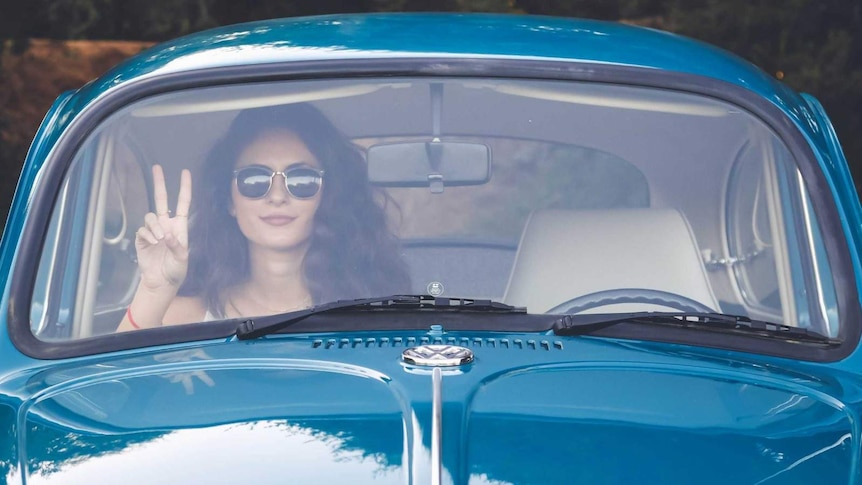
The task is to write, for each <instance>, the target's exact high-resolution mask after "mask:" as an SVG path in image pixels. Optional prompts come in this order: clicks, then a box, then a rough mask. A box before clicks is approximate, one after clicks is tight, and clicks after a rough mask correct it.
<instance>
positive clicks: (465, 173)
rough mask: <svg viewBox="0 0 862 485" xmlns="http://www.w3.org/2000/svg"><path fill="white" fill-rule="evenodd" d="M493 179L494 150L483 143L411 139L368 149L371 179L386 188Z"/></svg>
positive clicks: (435, 186) (434, 188) (439, 187)
mask: <svg viewBox="0 0 862 485" xmlns="http://www.w3.org/2000/svg"><path fill="white" fill-rule="evenodd" d="M490 179H491V150H490V148H488V146H486V145H483V144H481V143H462V142H444V141H438V140H434V141H430V142H411V143H389V144H381V145H374V146H372V147H370V148H369V149H368V180H369V182H371V183H372V184H374V185H379V186H384V187H430V188H431V191H432V192H435V193H438V192H442V191H443V187H446V186H450V187H453V186H463V185H481V184H484V183H486V182H488V180H490Z"/></svg>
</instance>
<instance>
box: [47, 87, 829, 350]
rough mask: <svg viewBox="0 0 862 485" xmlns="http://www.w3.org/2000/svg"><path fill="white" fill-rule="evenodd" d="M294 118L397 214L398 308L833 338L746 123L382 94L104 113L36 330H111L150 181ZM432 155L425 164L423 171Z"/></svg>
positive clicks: (807, 215) (333, 91)
mask: <svg viewBox="0 0 862 485" xmlns="http://www.w3.org/2000/svg"><path fill="white" fill-rule="evenodd" d="M295 102H307V103H312V104H313V105H315V106H316V107H318V108H319V109H320V110H321V111H322V112H323V113H324V114H325V115H326V116H327V117H328V118H329V119H330V120H332V121H333V122H334V123H335V125H336V126H337V127H338V128H339V129H340V130H341V131H342V132H343V133H344V134H345V135H346V136H347V137H349V138H350V139H351V140H353V141H354V143H355V144H356V145H357V146H359V147H361V148H362V149H363V150H364V151H365V153H366V158H367V161H368V166H369V183H371V184H372V185H375V186H376V188H377V190H379V191H380V193H381V194H383V195H382V196H383V197H385V198H386V199H387V200H389V201H392V202H393V203H392V204H388V205H387V208H388V210H389V212H388V216H389V217H390V223H391V228H392V230H393V232H394V233H395V235H396V236H397V237H398V238H399V240H400V241H401V247H402V252H403V257H404V259H405V261H406V262H407V264H408V266H409V270H410V274H411V277H412V287H411V288H405V289H404V292H405V293H420V294H425V293H428V294H432V295H442V296H452V297H467V298H490V299H494V300H499V301H503V302H506V303H509V304H512V305H516V306H525V307H526V308H527V310H528V311H529V312H531V313H544V312H552V313H561V312H571V311H577V312H601V313H608V312H619V311H644V310H646V311H653V310H667V311H695V310H696V311H719V312H725V313H733V314H740V315H747V316H750V317H753V318H760V319H765V320H769V321H775V322H782V323H785V324H788V325H793V326H804V327H812V328H814V329H816V330H817V331H820V332H822V333H824V334H835V333H836V332H837V327H838V322H837V317H836V316H835V315H836V312H835V301H834V299H835V297H834V288H832V287H831V286H830V285H831V273H830V271H829V267H828V263H827V262H826V261H827V260H826V257H825V254H824V253H825V249H824V248H823V244H822V236H821V235H820V233H819V229H818V225H817V218H816V214H815V213H814V212H813V210H811V204H810V201H809V200H808V195H807V191H806V187H805V183H804V181H803V180H802V178H801V176H800V175H799V171H798V169H797V168H796V160H795V159H794V155H793V154H791V153H790V152H789V151H788V149H787V148H786V146H785V145H784V144H783V143H782V141H781V140H780V139H779V138H778V137H777V135H776V134H775V133H774V132H773V130H771V129H770V127H769V126H768V125H767V124H766V123H765V122H764V121H763V120H760V119H759V118H757V117H755V116H754V115H752V114H751V113H748V112H746V111H745V110H743V109H741V108H739V107H737V106H735V105H732V104H730V103H728V102H726V101H723V100H718V99H714V98H708V97H706V96H701V95H695V94H691V93H682V92H676V91H672V90H663V89H656V88H644V87H636V86H623V85H611V84H602V83H590V82H577V83H576V82H563V81H537V80H523V79H519V80H507V79H479V78H477V79H473V78H451V79H450V78H404V79H399V78H387V79H382V80H379V81H377V80H373V79H363V80H361V82H360V81H356V80H318V81H292V82H269V83H261V84H255V85H232V86H217V87H208V88H200V89H193V90H186V91H178V92H174V93H168V94H163V95H159V96H156V97H153V98H147V99H144V100H141V101H138V102H136V103H134V104H133V105H131V106H128V107H126V108H124V109H122V110H120V111H119V112H117V113H116V114H114V115H112V116H110V117H109V118H108V119H107V120H105V121H104V122H103V123H102V124H101V125H100V127H99V128H98V129H97V130H95V131H94V132H93V133H92V134H91V135H90V136H89V138H88V139H87V140H86V141H85V142H84V143H83V144H82V145H81V148H80V150H79V151H78V153H77V154H76V155H75V157H74V159H73V161H72V165H71V167H72V168H71V169H70V170H69V172H68V176H67V180H66V183H65V185H64V189H63V191H62V193H61V195H60V197H59V199H58V201H57V203H56V206H55V212H54V216H53V219H52V223H51V229H50V234H49V235H48V240H47V242H46V244H45V249H44V250H43V258H42V263H41V265H40V271H39V275H38V282H37V287H36V292H35V294H34V298H33V305H32V311H31V314H32V315H31V316H32V324H31V325H32V328H33V331H34V333H35V334H36V335H37V336H39V337H40V338H43V339H48V340H50V339H61V340H62V339H74V338H83V337H89V336H93V335H100V334H105V333H110V332H112V331H113V327H114V326H115V325H116V322H118V321H119V319H120V318H121V315H122V311H123V310H124V309H125V308H126V306H127V305H128V303H129V301H130V299H131V296H132V295H133V293H134V290H135V286H136V284H137V276H138V275H137V263H136V259H135V249H134V232H135V230H136V228H137V227H138V226H139V225H140V224H141V221H142V220H143V216H144V214H145V213H147V212H149V211H151V210H152V204H153V202H152V180H151V175H150V174H151V167H152V165H154V164H161V165H162V166H163V167H164V169H165V173H166V179H167V183H168V193H169V194H172V197H175V196H176V193H177V191H178V180H179V173H180V170H182V169H184V168H188V169H191V170H192V172H193V173H195V171H199V170H202V164H203V163H204V158H205V153H206V152H207V150H208V149H209V147H210V146H211V145H212V144H213V143H214V141H215V140H217V139H218V138H219V137H220V136H223V134H224V131H225V130H226V127H227V125H228V124H229V123H230V121H231V120H232V119H233V117H234V116H235V115H236V113H237V112H238V111H239V110H241V109H245V108H251V107H256V106H268V105H273V104H281V103H295ZM434 144H436V145H434ZM428 147H432V148H434V147H441V148H440V150H439V153H441V154H442V155H435V156H438V157H439V158H438V159H436V160H431V161H429V160H430V159H426V158H423V157H424V156H425V155H422V154H423V153H425V152H426V149H427V148H428ZM483 150H484V151H483ZM413 154H416V155H415V156H414V155H413ZM483 157H484V158H483ZM432 162H433V163H432ZM435 164H436V165H435ZM431 165H435V166H431ZM483 170H485V172H483ZM59 262H63V264H58V263H59ZM62 268H65V269H62ZM618 290H629V291H627V292H620V291H618ZM615 291H616V293H615ZM586 296H598V302H597V301H596V300H595V298H593V300H592V301H587V300H589V299H587V300H584V298H583V297H586ZM579 298H580V300H579Z"/></svg>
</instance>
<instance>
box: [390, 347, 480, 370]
mask: <svg viewBox="0 0 862 485" xmlns="http://www.w3.org/2000/svg"><path fill="white" fill-rule="evenodd" d="M401 360H403V361H404V362H407V363H408V364H413V365H421V366H428V367H453V366H458V365H464V364H469V363H470V362H473V351H472V350H470V349H468V348H465V347H458V346H457V345H420V346H419V347H410V348H409V349H406V350H404V352H402V353H401Z"/></svg>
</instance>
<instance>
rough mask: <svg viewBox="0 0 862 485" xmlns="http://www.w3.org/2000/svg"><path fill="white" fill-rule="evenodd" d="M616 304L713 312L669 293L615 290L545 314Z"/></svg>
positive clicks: (700, 304)
mask: <svg viewBox="0 0 862 485" xmlns="http://www.w3.org/2000/svg"><path fill="white" fill-rule="evenodd" d="M617 303H649V304H653V305H661V306H666V307H670V308H674V309H676V310H680V311H682V312H688V313H712V312H714V311H715V310H713V309H712V308H709V307H708V306H706V305H704V304H703V303H700V302H699V301H696V300H692V299H691V298H688V297H685V296H682V295H678V294H676V293H671V292H669V291H662V290H650V289H647V288H615V289H612V290H601V291H596V292H593V293H587V294H586V295H581V296H578V297H575V298H572V299H571V300H569V301H566V302H564V303H561V304H559V305H557V306H555V307H554V308H551V309H550V310H548V311H547V312H546V313H580V312H583V311H586V310H590V309H592V308H596V307H601V306H605V305H613V304H617Z"/></svg>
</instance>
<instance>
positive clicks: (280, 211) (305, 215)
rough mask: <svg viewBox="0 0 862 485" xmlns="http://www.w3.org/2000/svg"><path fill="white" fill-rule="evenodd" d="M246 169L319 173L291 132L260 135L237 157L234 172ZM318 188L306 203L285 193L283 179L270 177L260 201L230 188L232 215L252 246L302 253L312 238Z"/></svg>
mask: <svg viewBox="0 0 862 485" xmlns="http://www.w3.org/2000/svg"><path fill="white" fill-rule="evenodd" d="M249 165H259V166H262V167H267V168H269V169H270V170H272V171H274V172H285V171H287V170H289V169H291V168H295V167H300V166H306V167H313V168H316V169H318V170H319V169H321V168H322V167H321V166H320V162H318V160H317V158H315V156H314V155H313V154H312V153H311V152H310V151H309V150H308V147H306V146H305V143H303V141H302V140H301V139H300V138H299V137H298V136H297V135H296V134H295V133H293V132H292V131H287V130H273V131H267V132H264V133H262V134H261V135H259V136H258V137H257V138H255V139H254V141H253V142H252V143H251V144H249V145H248V146H247V147H246V148H245V149H244V150H243V151H242V152H241V153H240V156H239V159H238V160H237V162H236V165H235V169H236V170H239V169H241V168H243V167H246V166H249ZM323 190H324V187H322V186H321V188H320V190H318V192H317V194H316V195H314V196H313V197H311V198H308V199H297V198H296V197H294V196H292V195H291V194H290V193H288V191H287V188H286V187H285V184H284V177H283V176H282V175H280V174H276V175H275V176H274V177H273V180H272V185H271V187H270V189H269V192H267V193H266V195H264V196H263V197H261V198H259V199H250V198H247V197H244V196H243V195H242V194H240V193H239V190H238V189H237V185H236V182H235V181H234V182H233V183H232V184H231V200H232V206H231V214H232V215H233V216H234V217H236V220H237V224H239V228H240V231H242V233H243V234H244V235H245V237H246V238H248V240H249V244H250V245H251V246H260V247H262V248H267V249H275V250H284V251H287V250H295V249H304V248H305V247H306V246H307V244H308V241H309V237H310V236H311V230H312V227H313V222H314V214H315V212H317V208H318V206H320V197H321V192H322V191H323Z"/></svg>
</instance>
